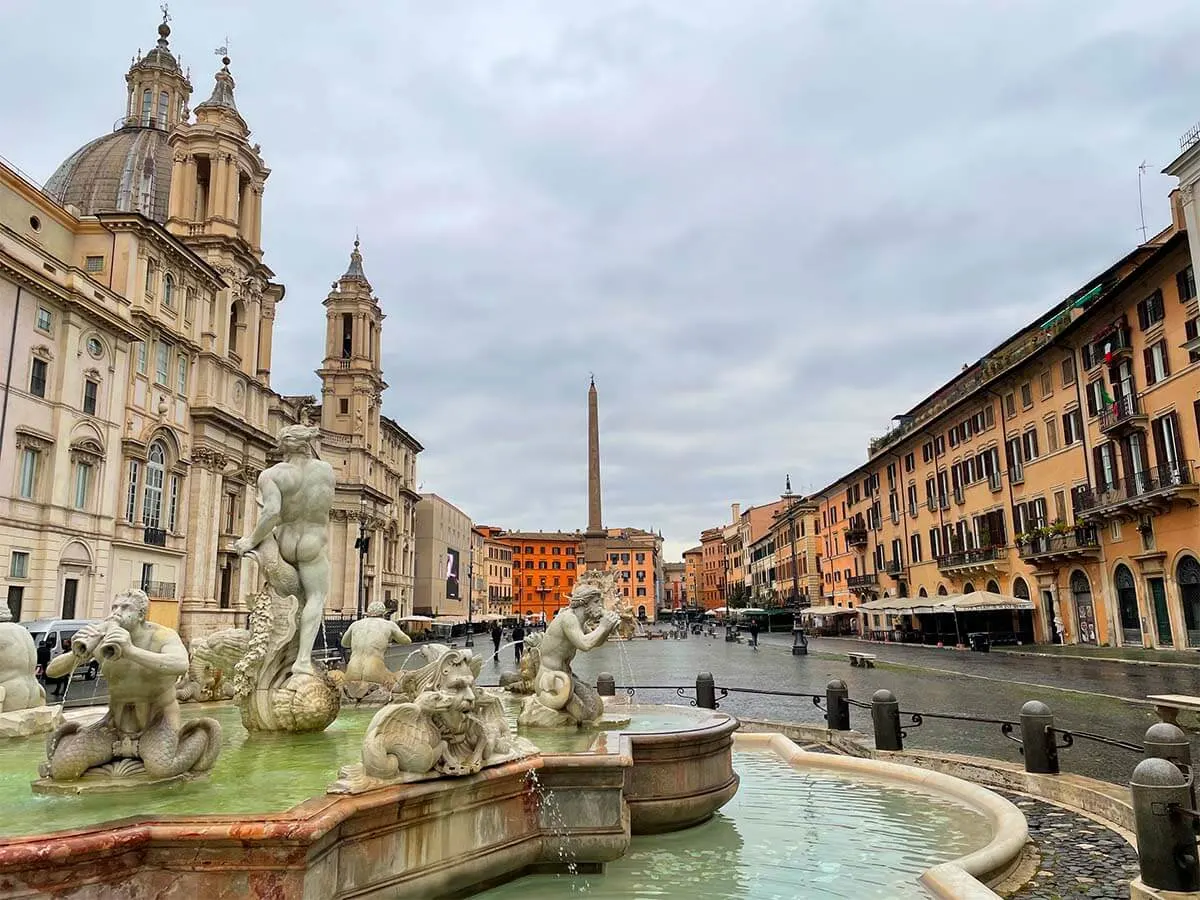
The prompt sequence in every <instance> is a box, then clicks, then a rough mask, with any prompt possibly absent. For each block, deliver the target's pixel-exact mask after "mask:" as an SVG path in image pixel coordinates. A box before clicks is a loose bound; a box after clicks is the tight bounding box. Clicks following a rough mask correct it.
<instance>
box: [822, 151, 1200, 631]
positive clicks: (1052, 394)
mask: <svg viewBox="0 0 1200 900" xmlns="http://www.w3.org/2000/svg"><path fill="white" fill-rule="evenodd" d="M1189 154H1192V156H1194V157H1195V158H1194V159H1192V158H1191V157H1189ZM1185 157H1188V159H1187V160H1185V162H1186V165H1185V163H1181V162H1180V161H1176V163H1175V164H1173V166H1175V167H1176V170H1178V173H1181V180H1182V179H1183V178H1184V175H1185V174H1186V175H1187V177H1188V178H1191V179H1192V181H1191V182H1185V184H1189V185H1190V184H1191V183H1194V182H1196V181H1200V148H1195V147H1194V148H1190V149H1189V150H1188V151H1186V152H1185V154H1184V157H1181V160H1183V159H1184V158H1185ZM1189 166H1190V168H1189ZM1173 173H1176V172H1175V171H1174V170H1173ZM1188 194H1189V195H1190V191H1189V192H1188ZM1172 207H1173V217H1172V224H1171V226H1169V227H1168V228H1167V229H1165V230H1164V231H1163V232H1162V233H1161V234H1158V235H1156V236H1155V237H1153V238H1152V239H1150V240H1149V241H1147V242H1146V243H1144V244H1142V245H1140V246H1138V247H1136V248H1134V249H1133V250H1132V251H1131V252H1130V253H1128V254H1127V255H1126V256H1125V257H1123V258H1122V259H1120V260H1118V261H1117V262H1116V263H1115V264H1113V265H1112V266H1110V267H1109V268H1108V269H1106V270H1105V271H1103V272H1101V273H1100V274H1098V275H1097V276H1096V277H1094V278H1092V279H1091V280H1089V281H1088V282H1087V283H1086V284H1085V285H1083V286H1082V287H1081V288H1080V289H1079V290H1077V291H1076V292H1075V293H1073V294H1072V295H1071V296H1069V297H1067V298H1065V299H1064V300H1062V301H1061V302H1059V303H1058V304H1056V305H1055V306H1054V307H1053V308H1052V309H1050V310H1048V311H1047V312H1046V313H1044V314H1043V315H1041V316H1039V317H1038V318H1037V319H1036V320H1035V321H1033V322H1031V323H1030V324H1029V325H1028V326H1026V327H1025V328H1023V329H1021V330H1020V331H1018V332H1017V333H1015V334H1013V335H1012V336H1010V337H1009V338H1007V339H1006V340H1005V341H1004V342H1003V343H1002V344H1000V345H999V346H997V347H996V348H995V349H994V350H992V351H991V352H990V353H988V354H987V355H986V356H984V357H983V358H982V359H980V360H978V361H977V362H976V363H974V364H973V365H969V366H967V367H965V368H964V369H963V371H962V372H960V373H957V374H956V375H955V377H954V378H953V379H952V380H951V381H949V382H948V383H947V384H945V385H943V386H942V387H941V388H940V389H939V390H938V391H936V392H935V393H934V394H932V395H931V396H929V397H928V398H926V399H925V400H923V401H921V402H920V403H918V404H917V405H916V406H914V407H913V408H912V409H910V410H908V411H907V412H905V413H903V414H902V415H900V416H897V417H896V422H897V424H896V425H895V427H893V428H892V429H891V430H890V431H889V432H888V433H887V434H885V435H884V436H883V437H881V438H878V439H876V440H873V441H871V442H870V445H869V448H868V456H869V458H868V460H867V462H866V463H864V464H863V465H861V466H859V467H858V468H856V469H854V470H853V471H851V472H849V473H848V474H846V475H845V476H843V477H842V478H840V479H838V480H837V481H835V482H834V483H833V484H830V485H829V486H828V487H826V488H824V489H823V490H821V491H819V492H817V494H815V495H814V497H813V499H814V500H816V501H817V502H818V505H819V517H820V519H819V522H820V527H821V535H822V538H821V543H822V544H823V547H821V550H822V553H823V560H824V565H823V571H822V573H821V574H822V579H823V589H824V591H825V592H826V594H827V595H828V596H829V597H830V598H831V601H829V600H827V601H825V602H832V603H833V604H834V605H837V606H843V607H845V606H860V607H861V606H862V605H863V604H866V608H865V610H864V616H863V618H862V622H863V628H864V630H865V631H867V632H869V633H872V634H875V635H877V636H881V635H883V634H891V635H896V634H897V633H902V634H903V633H907V634H912V633H915V632H924V634H925V635H928V629H929V627H930V623H931V620H934V619H935V617H934V616H933V615H932V614H930V613H925V614H922V613H921V612H920V609H921V608H922V604H921V603H920V600H921V599H923V598H931V599H933V600H934V602H943V603H952V600H951V599H947V600H945V601H937V599H936V598H938V597H944V598H953V597H954V596H955V595H960V594H966V593H971V592H973V591H976V590H986V591H992V592H995V593H999V594H1003V595H1006V596H1008V597H1011V598H1015V599H1016V601H1020V602H1017V603H1014V604H1012V605H1011V607H1010V608H1009V609H1007V610H1006V609H1005V608H998V609H989V610H987V615H986V616H985V615H983V614H982V613H980V614H978V617H977V618H976V620H975V621H976V626H975V627H979V628H986V629H987V630H988V631H998V632H1004V631H1005V630H1006V629H1011V630H1012V631H1013V632H1014V633H1018V634H1019V633H1024V636H1025V637H1033V638H1036V639H1037V640H1039V641H1059V640H1061V641H1065V642H1068V643H1091V644H1108V645H1114V644H1115V645H1124V646H1134V647H1142V646H1147V647H1149V646H1153V647H1196V646H1200V516H1198V515H1197V511H1196V506H1197V504H1198V503H1200V497H1198V490H1200V489H1198V488H1197V480H1198V479H1197V476H1198V475H1200V472H1198V470H1197V460H1200V339H1198V337H1197V323H1198V314H1200V309H1198V306H1197V298H1196V289H1195V279H1194V276H1193V274H1192V265H1191V261H1192V254H1191V252H1190V250H1189V240H1193V241H1194V240H1196V238H1195V237H1194V236H1193V235H1192V234H1191V233H1189V232H1187V231H1185V230H1184V229H1185V225H1186V223H1187V221H1188V216H1189V215H1190V214H1191V213H1190V207H1191V204H1190V203H1186V202H1184V201H1183V199H1182V195H1181V193H1180V192H1175V193H1173V195H1172ZM899 598H911V599H913V600H914V602H913V603H912V604H908V605H907V608H906V605H905V604H904V603H902V602H899ZM1022 603H1023V606H1024V607H1025V609H1024V610H1020V609H1019V608H1018V607H1020V606H1021V605H1022ZM924 607H925V608H926V609H927V610H928V609H931V608H932V607H931V605H930V604H929V603H926V604H924ZM889 610H894V612H889ZM942 616H943V617H946V614H945V613H943V614H942ZM985 620H986V621H985ZM937 627H938V628H939V629H940V628H943V627H946V626H944V625H939V626H937ZM967 627H968V628H969V627H970V626H967ZM949 628H950V631H951V634H953V632H954V630H955V629H957V628H958V625H957V624H954V623H952V624H950V625H949ZM1025 632H1031V634H1029V633H1025ZM958 637H959V639H961V638H962V634H961V633H959V635H958Z"/></svg>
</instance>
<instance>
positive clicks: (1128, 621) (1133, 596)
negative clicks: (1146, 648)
mask: <svg viewBox="0 0 1200 900" xmlns="http://www.w3.org/2000/svg"><path fill="white" fill-rule="evenodd" d="M1113 586H1114V587H1116V589H1117V612H1118V613H1119V615H1120V617H1121V646H1123V647H1140V646H1142V616H1141V613H1140V612H1138V601H1137V588H1136V587H1134V582H1133V573H1132V572H1130V571H1129V567H1128V566H1124V565H1120V566H1117V571H1116V574H1115V575H1114V576H1113Z"/></svg>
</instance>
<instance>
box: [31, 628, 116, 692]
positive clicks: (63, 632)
mask: <svg viewBox="0 0 1200 900" xmlns="http://www.w3.org/2000/svg"><path fill="white" fill-rule="evenodd" d="M98 621H99V619H34V620H33V621H32V622H22V623H21V625H23V626H24V627H25V628H27V629H29V634H30V635H31V636H32V637H33V645H34V646H35V647H36V646H37V645H38V644H40V643H41V642H42V641H43V640H45V639H46V638H49V639H50V641H51V645H50V646H51V648H52V650H51V657H50V658H51V659H53V658H54V657H55V656H58V655H59V654H60V653H62V652H63V648H64V647H65V648H66V649H68V650H69V649H70V648H71V638H73V637H75V632H77V631H79V629H81V628H83V626H84V625H92V624H94V623H95V622H98ZM99 672H100V664H99V663H98V662H96V660H94V659H89V660H87V662H84V663H81V664H80V665H78V666H76V668H75V672H74V674H73V675H72V677H73V678H78V677H79V676H81V675H82V676H83V678H84V680H85V681H95V680H96V675H97V674H99Z"/></svg>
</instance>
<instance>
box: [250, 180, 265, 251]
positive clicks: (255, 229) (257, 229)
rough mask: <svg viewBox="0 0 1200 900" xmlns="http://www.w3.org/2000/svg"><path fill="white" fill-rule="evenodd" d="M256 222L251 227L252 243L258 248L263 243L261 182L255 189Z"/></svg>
mask: <svg viewBox="0 0 1200 900" xmlns="http://www.w3.org/2000/svg"><path fill="white" fill-rule="evenodd" d="M253 190H254V224H253V226H252V227H251V229H250V237H249V241H250V244H251V245H252V246H253V247H254V248H255V249H257V248H258V247H260V246H261V245H262V197H263V186H262V185H261V184H260V185H258V186H256V187H255V188H254V189H253Z"/></svg>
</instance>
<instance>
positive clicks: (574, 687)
mask: <svg viewBox="0 0 1200 900" xmlns="http://www.w3.org/2000/svg"><path fill="white" fill-rule="evenodd" d="M620 622H621V617H620V615H619V614H618V613H616V612H614V611H612V610H606V609H605V608H604V592H603V590H602V589H601V587H600V586H599V585H598V584H596V583H594V582H592V581H587V580H582V579H581V580H580V581H578V582H576V584H575V588H574V589H573V590H572V591H571V600H570V603H569V605H568V606H567V607H566V608H564V609H561V610H559V612H558V615H556V616H555V617H554V621H552V622H551V623H550V625H549V627H547V629H546V633H545V635H544V636H543V637H542V641H541V644H540V645H539V646H538V648H537V649H538V671H537V675H536V676H535V677H534V684H533V687H534V693H533V696H532V697H529V698H528V699H527V700H526V701H525V705H524V706H523V707H522V708H521V714H520V716H519V717H518V719H517V724H519V725H521V726H524V727H533V728H562V727H567V726H576V727H578V726H581V725H592V724H595V723H596V722H598V721H599V720H600V718H601V717H602V716H603V715H604V702H603V701H602V700H601V699H600V695H599V694H597V693H596V691H595V689H594V688H592V687H591V686H590V685H587V684H584V683H583V682H581V681H580V680H579V679H578V678H576V677H575V674H574V673H573V672H572V671H571V661H572V660H573V659H574V658H575V654H576V653H577V652H578V651H580V650H582V651H584V652H585V653H586V652H587V651H589V650H594V649H595V648H596V647H599V646H600V645H601V644H603V643H604V642H605V641H607V640H608V638H609V635H611V634H612V632H613V629H614V628H616V627H617V625H619V624H620Z"/></svg>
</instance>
